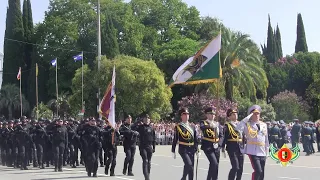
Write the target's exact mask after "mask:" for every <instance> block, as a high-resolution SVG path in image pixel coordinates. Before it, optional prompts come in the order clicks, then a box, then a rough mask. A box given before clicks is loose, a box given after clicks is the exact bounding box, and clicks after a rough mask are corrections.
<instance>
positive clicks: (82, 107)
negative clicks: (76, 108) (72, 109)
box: [81, 51, 84, 113]
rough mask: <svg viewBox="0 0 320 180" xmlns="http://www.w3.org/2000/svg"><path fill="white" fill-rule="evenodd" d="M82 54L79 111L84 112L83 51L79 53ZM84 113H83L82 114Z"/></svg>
mask: <svg viewBox="0 0 320 180" xmlns="http://www.w3.org/2000/svg"><path fill="white" fill-rule="evenodd" d="M81 54H82V63H81V67H82V68H81V76H82V77H81V83H82V86H81V111H84V103H83V59H84V57H83V51H82V52H81ZM83 113H84V112H83Z"/></svg>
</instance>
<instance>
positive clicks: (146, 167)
mask: <svg viewBox="0 0 320 180" xmlns="http://www.w3.org/2000/svg"><path fill="white" fill-rule="evenodd" d="M139 150H140V156H141V157H142V172H143V175H144V178H145V180H149V179H150V170H151V158H152V153H153V148H152V146H151V145H150V146H146V147H139Z"/></svg>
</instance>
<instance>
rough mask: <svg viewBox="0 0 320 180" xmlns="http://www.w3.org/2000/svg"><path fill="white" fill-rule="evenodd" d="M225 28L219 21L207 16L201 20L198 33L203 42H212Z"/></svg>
mask: <svg viewBox="0 0 320 180" xmlns="http://www.w3.org/2000/svg"><path fill="white" fill-rule="evenodd" d="M220 28H224V26H223V24H221V23H220V21H219V19H216V18H212V17H210V16H206V17H203V18H201V24H200V28H199V29H198V31H197V33H198V34H199V35H200V39H201V40H203V41H209V40H211V39H212V38H213V37H214V36H215V35H216V34H217V33H218V32H219V30H220Z"/></svg>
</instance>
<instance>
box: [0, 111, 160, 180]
mask: <svg viewBox="0 0 320 180" xmlns="http://www.w3.org/2000/svg"><path fill="white" fill-rule="evenodd" d="M120 138H123V147H124V152H125V153H126V158H125V161H124V166H123V174H124V175H128V176H134V174H133V171H132V169H133V163H134V156H135V152H136V145H137V142H138V139H139V143H138V144H139V151H140V155H141V157H142V160H143V164H142V165H143V174H144V176H145V179H146V180H149V179H150V170H151V158H152V154H153V153H154V152H155V144H156V138H155V131H154V130H153V127H152V126H151V125H150V117H149V115H148V114H144V115H143V116H142V117H141V118H140V120H138V121H136V122H135V123H132V118H131V116H130V115H127V116H126V118H125V122H124V124H123V125H121V126H120V127H118V126H117V127H112V126H111V125H110V124H106V123H105V121H104V120H101V119H99V120H96V119H95V118H89V119H85V120H83V121H81V122H80V123H79V122H78V121H75V120H74V119H69V120H61V119H54V120H53V121H50V120H46V119H39V120H38V121H34V120H32V121H29V120H28V119H27V118H26V117H21V118H20V119H18V120H15V121H12V120H9V121H4V122H2V121H0V154H1V156H0V162H1V165H3V166H7V167H13V168H20V169H21V170H28V166H30V164H31V163H32V165H33V167H38V168H40V169H45V167H50V165H52V166H54V171H55V172H62V171H63V169H62V167H63V166H66V165H67V164H69V165H70V166H71V167H72V168H76V167H77V166H79V165H80V164H83V165H85V167H86V171H87V175H88V176H89V177H90V176H92V177H97V170H98V165H99V163H100V166H101V167H105V174H106V175H108V174H109V172H110V176H115V173H114V171H115V166H116V157H117V145H118V144H119V139H120ZM79 152H80V153H81V154H79ZM79 155H80V156H79Z"/></svg>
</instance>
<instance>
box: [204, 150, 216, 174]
mask: <svg viewBox="0 0 320 180" xmlns="http://www.w3.org/2000/svg"><path fill="white" fill-rule="evenodd" d="M203 151H204V153H205V155H206V156H207V158H208V160H209V162H210V164H209V170H208V175H207V180H217V179H218V169H219V160H220V149H214V148H210V149H205V150H203Z"/></svg>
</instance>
